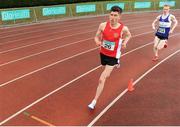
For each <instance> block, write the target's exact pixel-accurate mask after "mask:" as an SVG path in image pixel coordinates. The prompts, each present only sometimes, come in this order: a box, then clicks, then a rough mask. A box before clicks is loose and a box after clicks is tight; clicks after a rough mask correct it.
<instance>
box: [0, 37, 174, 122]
mask: <svg viewBox="0 0 180 127" xmlns="http://www.w3.org/2000/svg"><path fill="white" fill-rule="evenodd" d="M174 36H175V35H174ZM149 44H152V43H149ZM149 44H148V45H149ZM146 45H147V44H146ZM140 47H141V48H143V47H144V45H143V46H140ZM140 47H138V48H136V49H133V52H135V51H137V50H138V49H141V48H140ZM130 53H132V52H131V51H130V52H127V53H125V54H122V56H121V57H123V56H125V55H128V54H130ZM101 66H102V65H99V66H97V67H95V68H93V69H91V70H90V71H88V72H86V73H84V74H82V75H80V76H78V77H77V78H75V79H73V80H71V81H69V82H68V83H66V84H64V85H62V86H60V87H59V88H57V89H55V90H53V91H52V92H50V93H49V94H46V95H45V96H43V97H41V98H39V99H38V100H36V101H35V102H33V103H31V104H30V105H28V106H26V107H25V108H23V109H21V110H20V111H18V112H16V113H14V114H13V115H11V116H10V117H8V118H6V119H5V120H3V121H2V122H0V125H2V124H4V123H6V122H7V121H9V120H11V119H12V118H14V117H16V116H17V115H19V114H20V113H22V112H24V111H25V110H27V109H28V108H30V107H32V106H33V105H35V104H37V103H38V102H40V101H42V100H44V99H45V98H47V97H48V96H50V95H52V94H54V93H56V92H57V91H59V90H61V89H62V88H64V87H66V86H68V85H69V84H71V83H73V82H75V81H77V80H79V79H80V78H82V77H84V76H86V75H88V74H89V73H91V72H93V71H95V70H97V69H99V68H100V67H101Z"/></svg>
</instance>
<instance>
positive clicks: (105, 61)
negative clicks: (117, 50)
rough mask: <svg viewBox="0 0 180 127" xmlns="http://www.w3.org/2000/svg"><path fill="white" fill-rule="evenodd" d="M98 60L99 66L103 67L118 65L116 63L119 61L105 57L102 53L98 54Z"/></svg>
mask: <svg viewBox="0 0 180 127" xmlns="http://www.w3.org/2000/svg"><path fill="white" fill-rule="evenodd" d="M100 59H101V64H102V65H103V66H104V65H110V66H114V65H116V64H118V61H119V60H118V59H117V58H114V57H110V56H106V55H104V54H102V53H100Z"/></svg>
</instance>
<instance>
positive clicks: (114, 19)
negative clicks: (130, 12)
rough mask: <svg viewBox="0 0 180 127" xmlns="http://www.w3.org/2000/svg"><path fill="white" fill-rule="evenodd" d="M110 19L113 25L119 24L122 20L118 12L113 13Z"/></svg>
mask: <svg viewBox="0 0 180 127" xmlns="http://www.w3.org/2000/svg"><path fill="white" fill-rule="evenodd" d="M109 19H110V23H111V24H112V25H114V24H117V23H118V22H119V19H120V14H119V13H118V12H113V11H112V12H111V13H110V15H109Z"/></svg>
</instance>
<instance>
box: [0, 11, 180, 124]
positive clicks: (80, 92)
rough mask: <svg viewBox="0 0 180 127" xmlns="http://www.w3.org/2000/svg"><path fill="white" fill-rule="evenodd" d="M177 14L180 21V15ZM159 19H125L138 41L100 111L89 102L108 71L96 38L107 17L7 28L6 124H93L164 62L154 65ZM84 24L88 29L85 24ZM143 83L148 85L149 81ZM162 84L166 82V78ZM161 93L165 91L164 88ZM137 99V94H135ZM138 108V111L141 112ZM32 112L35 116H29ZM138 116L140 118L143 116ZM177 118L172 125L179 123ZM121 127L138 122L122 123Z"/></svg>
mask: <svg viewBox="0 0 180 127" xmlns="http://www.w3.org/2000/svg"><path fill="white" fill-rule="evenodd" d="M173 13H174V14H175V15H176V17H177V19H178V20H179V19H180V17H178V15H177V14H178V13H179V12H178V11H175V12H173ZM157 15H158V13H142V14H130V15H124V16H123V19H122V20H123V22H124V23H125V24H126V25H127V26H128V27H129V29H130V31H131V33H132V35H133V38H132V39H131V41H130V42H129V44H128V48H127V49H125V50H123V55H122V59H121V68H120V69H116V70H114V72H113V73H112V76H111V77H110V78H109V79H108V81H107V82H106V87H105V91H104V93H103V95H102V96H101V98H100V101H99V102H98V104H97V107H96V109H95V111H94V112H90V111H89V110H88V109H87V104H88V103H89V102H90V101H91V99H92V98H93V96H94V94H95V90H96V87H97V83H98V78H99V75H100V73H101V72H102V68H100V66H99V56H98V49H97V47H96V46H95V44H94V41H93V36H94V34H95V32H96V29H97V27H98V25H99V23H100V22H102V21H105V20H106V18H105V17H94V18H86V19H78V20H77V19H76V20H69V21H62V22H55V23H44V24H37V25H32V26H31V25H30V26H23V27H17V28H8V29H3V30H2V31H1V32H0V38H1V42H0V47H1V48H0V53H1V56H0V61H1V63H0V70H1V72H0V77H1V79H0V83H1V84H0V96H1V98H0V99H1V101H0V102H1V113H0V114H1V116H0V121H1V125H47V124H48V123H51V124H52V125H88V124H89V123H90V122H91V121H92V120H93V119H94V118H95V117H96V116H98V114H99V113H100V112H101V111H102V110H103V109H104V108H105V107H106V106H107V105H108V104H109V103H111V101H112V100H113V99H114V98H115V97H117V96H118V95H119V94H120V93H121V92H122V91H124V90H125V89H126V87H127V83H128V81H129V79H130V78H134V79H138V78H139V77H140V76H141V75H142V74H144V73H145V72H146V71H147V70H149V69H150V68H152V67H153V66H155V65H156V64H157V63H158V62H157V63H153V62H152V61H151V59H152V56H153V53H152V40H153V37H154V36H153V32H152V29H151V23H152V21H153V20H154V18H155V17H156V16H157ZM144 19H146V20H144ZM84 23H86V24H87V25H83V24H84ZM179 35H180V28H179V26H178V27H177V29H176V30H175V32H174V33H173V34H172V35H171V36H172V37H171V38H170V39H169V43H170V44H169V47H168V48H167V50H163V51H162V52H161V60H163V59H164V58H166V57H167V56H168V55H170V54H172V53H174V52H175V51H177V50H179V49H180V44H179V42H178V38H179V37H180V36H179ZM143 46H144V47H143ZM134 49H135V50H134ZM128 57H129V58H128ZM176 58H177V57H176ZM159 67H160V66H159ZM169 71H170V70H169ZM169 71H168V72H169ZM171 73H173V72H171ZM176 73H178V72H176ZM159 74H160V75H162V74H161V73H159ZM159 74H158V75H159ZM79 76H80V77H79ZM171 78H172V77H170V80H172V79H171ZM149 79H151V78H149ZM143 80H144V81H143V85H144V84H145V85H147V84H148V83H149V81H146V80H145V79H143ZM157 81H159V82H161V81H162V79H159V80H157ZM145 82H146V83H145ZM140 83H141V82H140ZM176 83H177V84H178V82H176ZM167 84H168V81H167ZM177 84H176V85H175V86H177ZM139 86H141V85H139ZM144 88H145V86H144ZM141 89H142V88H138V87H137V88H136V90H135V92H136V91H137V92H138V90H139V91H141V92H142V91H143V90H141ZM157 90H158V86H157ZM135 92H134V94H135ZM158 92H162V91H161V89H160V88H159V91H157V93H158ZM144 94H145V93H144ZM148 95H149V94H148ZM131 96H133V97H134V96H136V95H133V93H132V94H131ZM155 99H158V98H155ZM160 101H161V100H160ZM118 102H119V103H121V104H120V105H119V107H121V105H125V104H128V102H129V104H132V103H133V102H131V100H128V99H127V100H126V102H125V103H123V104H122V102H121V99H120V100H119V101H118ZM146 103H152V102H150V101H146ZM137 106H138V105H137ZM142 106H143V105H142ZM116 107H117V106H116ZM178 107H179V106H177V107H176V108H177V109H176V110H178ZM113 109H114V108H113ZM113 109H112V110H113ZM117 109H118V108H116V110H117ZM135 109H136V108H135ZM135 109H133V112H134V113H135V111H136V112H138V111H139V110H135ZM128 110H130V109H127V111H128ZM151 110H152V109H151ZM157 110H158V109H157ZM119 111H120V110H119ZM123 111H124V110H123ZM146 111H147V112H148V109H147V110H146ZM164 112H166V110H164ZM27 113H29V114H31V115H32V116H33V117H32V116H31V117H30V116H27V115H24V114H27ZM108 113H111V112H108ZM108 113H107V114H108ZM112 113H113V112H112ZM167 113H169V114H168V116H170V115H172V114H171V112H168V111H167ZM120 114H121V113H120ZM111 115H112V116H114V115H113V114H111ZM126 115H127V114H126ZM155 115H159V114H155ZM177 115H178V114H177ZM129 116H130V114H129ZM147 116H148V115H147ZM104 117H106V116H105V115H104ZM107 117H108V116H107ZM107 117H106V118H107ZM127 117H128V116H127ZM134 117H136V118H138V115H137V116H136V115H135V116H134ZM159 117H161V115H159ZM35 118H36V119H35ZM37 118H38V119H37ZM111 118H113V119H114V120H116V121H118V119H119V118H118V117H115V116H114V117H111ZM161 118H162V119H163V117H161ZM39 119H41V120H39ZM102 119H103V117H102ZM140 120H141V119H140ZM173 120H174V119H172V120H171V121H169V122H172V123H174V122H173ZM101 121H105V120H101V119H100V121H99V123H100V124H99V125H106V124H107V125H108V121H106V122H101ZM136 121H138V120H137V119H136ZM132 122H133V119H132ZM103 123H104V124H103ZM134 123H135V122H134ZM148 123H152V124H153V121H149V119H148V121H145V120H144V121H141V122H138V124H137V125H143V124H145V125H146V124H148ZM159 123H160V122H159ZM97 124H98V122H97ZM109 124H110V125H113V124H112V123H109ZM49 125H50V124H49ZM116 125H133V124H131V123H130V122H129V123H128V121H127V122H126V121H123V120H122V121H120V122H119V123H118V122H117V124H116ZM135 125H136V124H135ZM165 125H166V124H165Z"/></svg>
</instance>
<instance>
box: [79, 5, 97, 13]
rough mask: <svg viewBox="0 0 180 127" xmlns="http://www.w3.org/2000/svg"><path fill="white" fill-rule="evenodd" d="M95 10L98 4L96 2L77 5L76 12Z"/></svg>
mask: <svg viewBox="0 0 180 127" xmlns="http://www.w3.org/2000/svg"><path fill="white" fill-rule="evenodd" d="M95 11H96V5H95V4H88V5H77V6H76V13H83V12H95Z"/></svg>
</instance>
